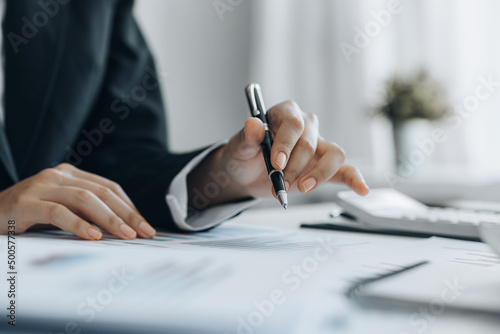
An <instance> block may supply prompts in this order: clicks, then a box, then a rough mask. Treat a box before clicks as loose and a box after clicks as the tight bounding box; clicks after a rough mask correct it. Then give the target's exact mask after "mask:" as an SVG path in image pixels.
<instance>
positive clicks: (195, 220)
mask: <svg viewBox="0 0 500 334" xmlns="http://www.w3.org/2000/svg"><path fill="white" fill-rule="evenodd" d="M227 142H228V140H224V141H221V142H218V143H215V144H213V145H212V146H210V147H209V148H207V149H206V150H205V151H203V152H201V153H200V154H198V155H197V156H196V157H194V158H193V159H192V160H191V161H189V162H188V163H187V164H186V166H184V168H183V169H182V170H181V171H180V172H179V173H178V174H177V175H176V176H175V177H174V179H173V180H172V182H171V183H170V187H169V189H168V192H167V194H166V196H165V199H166V201H167V205H168V207H169V208H170V212H171V214H172V217H173V219H174V222H175V224H176V225H177V227H178V228H179V229H181V230H184V231H201V230H206V229H208V228H211V227H213V226H215V225H218V224H220V223H222V222H223V221H225V220H228V219H229V218H232V217H234V216H235V215H237V214H238V213H240V212H241V211H243V210H246V209H248V208H249V207H251V206H252V205H255V204H256V203H257V202H259V201H260V199H251V200H246V201H241V202H236V203H228V204H223V205H217V206H213V207H210V208H207V209H204V210H201V211H194V212H193V211H190V212H188V190H187V176H188V174H189V173H190V172H191V171H192V170H193V169H194V168H195V167H196V166H197V165H198V164H199V163H200V162H201V161H202V160H203V159H204V158H205V157H206V156H207V155H208V154H209V153H210V152H212V151H214V150H215V149H217V148H218V147H220V146H222V145H224V144H226V143H227Z"/></svg>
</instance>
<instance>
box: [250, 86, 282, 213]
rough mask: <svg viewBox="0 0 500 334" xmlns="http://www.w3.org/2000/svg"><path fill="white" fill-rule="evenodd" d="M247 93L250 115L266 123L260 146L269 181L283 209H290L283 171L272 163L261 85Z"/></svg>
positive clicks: (270, 136) (270, 137)
mask: <svg viewBox="0 0 500 334" xmlns="http://www.w3.org/2000/svg"><path fill="white" fill-rule="evenodd" d="M245 92H246V95H247V99H248V105H249V106H250V115H252V117H255V118H258V119H260V120H261V121H262V123H264V129H265V130H266V134H265V136H264V140H263V141H262V143H261V144H260V147H261V148H262V155H264V161H265V162H266V167H267V173H268V174H269V179H270V180H271V182H272V183H273V187H274V191H276V196H277V197H278V200H279V201H280V204H281V206H283V208H285V209H286V208H287V207H288V200H287V197H286V189H285V182H284V181H283V171H280V170H276V169H274V168H273V165H272V163H271V147H272V146H273V134H272V132H271V130H269V126H268V123H267V116H266V107H264V100H263V99H262V92H261V91H260V86H259V84H256V83H252V84H250V85H248V86H247V87H246V88H245Z"/></svg>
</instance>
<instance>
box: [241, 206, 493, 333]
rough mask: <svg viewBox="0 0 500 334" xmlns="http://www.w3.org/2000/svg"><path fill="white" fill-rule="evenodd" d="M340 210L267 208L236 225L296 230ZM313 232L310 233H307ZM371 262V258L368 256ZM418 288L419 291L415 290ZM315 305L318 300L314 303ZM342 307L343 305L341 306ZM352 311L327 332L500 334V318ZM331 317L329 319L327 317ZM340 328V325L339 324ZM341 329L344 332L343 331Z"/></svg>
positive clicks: (247, 215)
mask: <svg viewBox="0 0 500 334" xmlns="http://www.w3.org/2000/svg"><path fill="white" fill-rule="evenodd" d="M336 207H337V206H336V205H335V204H334V203H320V204H309V205H303V206H295V207H294V206H293V205H292V206H290V207H289V208H288V210H286V212H284V210H283V209H282V208H279V207H278V205H277V207H276V208H264V209H258V210H248V211H246V212H244V213H242V214H241V215H240V216H238V217H236V218H235V219H234V221H235V222H244V223H249V224H254V225H259V226H270V225H271V226H274V227H279V228H284V229H291V230H296V229H298V228H300V224H301V223H303V222H307V221H321V220H322V219H325V218H327V217H328V213H329V212H330V211H331V210H332V209H333V208H336ZM305 230H309V229H305ZM318 231H319V230H318ZM324 233H334V234H337V235H339V234H340V235H345V236H353V237H360V236H362V237H363V238H366V239H369V240H377V241H379V242H382V243H384V242H395V241H399V242H401V243H402V244H405V243H411V242H414V241H416V240H422V239H419V238H411V237H401V236H388V235H374V234H367V233H354V232H340V231H324ZM366 257H367V258H369V257H370V254H369V253H367V254H366ZM415 288H417V287H415ZM311 302H312V303H313V302H314V300H311ZM341 304H342V302H341ZM340 308H345V309H346V310H349V311H348V313H349V319H348V320H347V319H341V320H339V319H337V320H335V318H334V316H333V315H332V316H333V318H332V319H333V320H332V321H331V322H330V325H331V327H332V328H330V329H328V326H326V327H324V328H323V329H324V332H325V333H326V332H330V331H331V329H335V331H336V332H346V333H394V334H413V333H429V334H431V333H454V334H455V333H492V334H493V333H498V332H499V330H500V316H498V315H497V316H491V315H484V314H480V313H473V312H459V311H450V312H444V314H440V315H438V316H432V315H427V316H426V315H425V314H424V313H420V312H421V311H424V312H425V310H420V311H419V310H412V309H409V310H407V311H402V310H398V309H395V308H391V307H386V306H380V307H377V306H375V307H373V306H372V307H368V308H366V307H364V306H360V305H356V304H355V303H353V304H352V303H349V302H347V303H345V304H343V305H341V306H340ZM326 316H328V315H326ZM336 321H341V322H345V323H350V326H345V327H343V325H345V323H344V324H343V325H342V326H336V325H335V322H336ZM337 325H338V324H337ZM339 329H341V330H339Z"/></svg>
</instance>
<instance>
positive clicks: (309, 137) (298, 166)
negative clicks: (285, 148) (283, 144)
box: [284, 114, 319, 191]
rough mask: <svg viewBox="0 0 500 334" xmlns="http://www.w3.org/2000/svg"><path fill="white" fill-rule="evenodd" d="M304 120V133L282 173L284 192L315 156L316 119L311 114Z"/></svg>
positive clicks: (316, 143) (316, 141) (316, 142)
mask: <svg viewBox="0 0 500 334" xmlns="http://www.w3.org/2000/svg"><path fill="white" fill-rule="evenodd" d="M304 118H305V120H306V122H305V128H304V132H303V133H302V136H301V137H300V139H299V141H298V142H297V145H295V147H294V149H293V151H292V154H291V156H290V159H289V160H288V163H287V165H286V168H285V171H284V174H285V187H286V191H288V190H289V188H290V185H293V184H294V183H295V181H297V179H298V178H299V176H300V175H301V173H302V171H303V170H304V169H305V168H306V166H307V165H308V164H309V163H310V162H311V160H312V159H313V158H314V156H315V154H316V148H317V145H318V133H319V132H318V118H317V117H316V115H312V114H307V115H305V117H304Z"/></svg>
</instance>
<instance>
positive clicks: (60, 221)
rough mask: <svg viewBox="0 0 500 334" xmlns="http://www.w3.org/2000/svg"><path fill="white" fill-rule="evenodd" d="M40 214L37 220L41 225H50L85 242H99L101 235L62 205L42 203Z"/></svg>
mask: <svg viewBox="0 0 500 334" xmlns="http://www.w3.org/2000/svg"><path fill="white" fill-rule="evenodd" d="M41 203H42V204H41V205H42V206H43V209H42V211H41V212H42V214H41V215H40V217H38V220H39V222H40V223H42V224H51V225H54V226H57V227H59V228H60V229H61V230H64V231H67V232H70V233H73V234H74V235H76V236H77V237H80V238H82V239H87V240H99V239H101V238H102V233H101V231H99V229H97V228H96V227H94V226H92V225H91V224H89V223H88V222H86V221H85V220H83V219H82V218H81V217H79V216H77V215H76V214H74V213H73V212H71V211H70V210H69V209H68V208H66V207H65V206H64V205H61V204H57V203H53V202H47V201H42V202H41Z"/></svg>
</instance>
